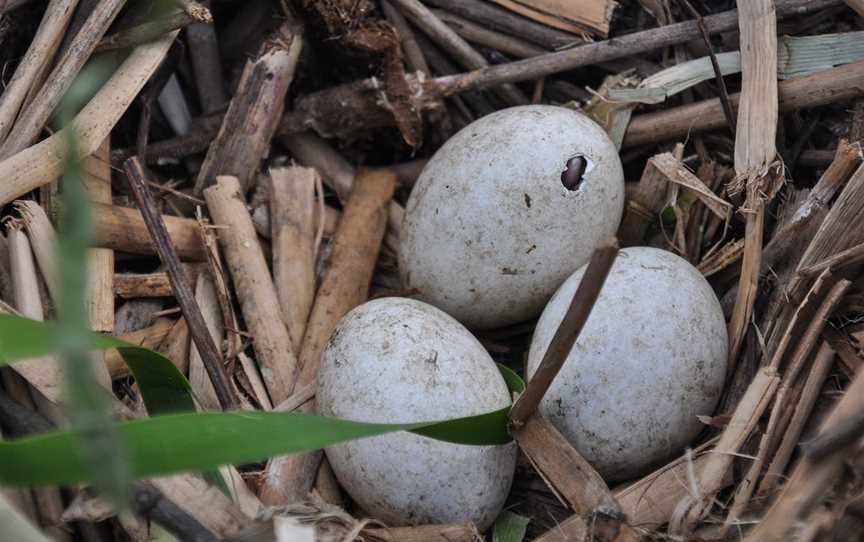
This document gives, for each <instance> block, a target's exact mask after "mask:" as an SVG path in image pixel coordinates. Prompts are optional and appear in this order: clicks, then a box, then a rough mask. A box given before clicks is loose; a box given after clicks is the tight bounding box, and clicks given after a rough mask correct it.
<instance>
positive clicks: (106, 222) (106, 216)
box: [91, 203, 206, 261]
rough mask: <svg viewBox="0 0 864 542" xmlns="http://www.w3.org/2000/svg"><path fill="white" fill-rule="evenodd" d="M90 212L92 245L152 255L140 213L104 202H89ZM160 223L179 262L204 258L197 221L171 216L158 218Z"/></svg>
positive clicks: (150, 241) (150, 240)
mask: <svg viewBox="0 0 864 542" xmlns="http://www.w3.org/2000/svg"><path fill="white" fill-rule="evenodd" d="M91 209H92V213H93V244H94V245H95V246H97V247H102V248H110V249H113V250H116V251H119V252H131V253H133V254H147V255H154V254H156V246H155V245H154V244H153V239H152V237H150V233H149V231H148V230H147V225H146V224H145V223H144V217H142V216H141V211H139V210H138V209H132V208H130V207H119V206H117V205H106V204H104V203H92V204H91ZM162 220H163V221H164V222H165V227H167V228H168V234H169V235H170V236H171V242H172V244H173V245H174V248H175V249H176V250H177V255H178V256H180V258H181V259H183V260H193V261H202V260H204V259H205V258H206V255H205V253H204V246H203V244H202V243H201V237H200V235H199V234H198V223H197V222H195V221H194V220H192V219H189V218H181V217H179V216H172V215H162Z"/></svg>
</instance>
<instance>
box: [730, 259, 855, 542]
mask: <svg viewBox="0 0 864 542" xmlns="http://www.w3.org/2000/svg"><path fill="white" fill-rule="evenodd" d="M826 275H828V277H826ZM823 277H825V279H826V282H828V281H829V280H830V278H829V277H830V274H829V272H828V271H826V272H825V274H824V275H823ZM823 277H820V278H823ZM850 285H851V283H850V282H849V281H847V280H841V281H840V282H838V283H837V284H835V285H834V287H832V288H831V290H830V291H829V292H828V294H827V295H826V296H825V300H824V301H823V302H822V304H821V305H820V307H819V309H818V310H817V311H816V313H815V314H814V315H813V318H812V319H811V320H810V321H809V325H808V326H807V328H806V331H805V332H804V333H803V336H802V337H801V338H800V341H799V343H798V345H797V346H796V348H795V352H794V353H793V355H792V357H791V359H790V362H789V367H788V368H787V369H786V371H785V372H784V374H783V381H782V384H781V385H780V386H779V388H778V389H777V392H776V399H775V401H774V408H773V409H772V411H771V416H770V417H769V419H768V427H767V428H766V429H765V433H764V434H763V435H762V439H761V442H760V444H759V451H758V452H757V454H756V459H755V460H754V461H753V462H752V463H751V464H750V469H749V470H748V472H747V475H746V476H745V478H744V480H742V481H741V482H740V483H739V484H738V489H737V491H736V492H735V499H734V500H733V502H732V507H731V509H730V511H729V515H728V516H727V517H726V521H725V523H724V530H726V529H729V528H730V527H731V526H732V525H733V524H736V523H737V522H738V521H739V518H740V517H741V515H742V514H743V513H744V511H745V510H746V509H747V506H748V505H749V503H750V498H751V496H752V494H753V491H754V490H755V489H756V481H757V479H758V477H759V474H760V473H761V472H762V468H763V467H764V466H765V463H766V461H767V460H768V455H769V454H771V453H773V452H774V450H775V448H776V447H777V444H778V441H779V440H780V439H781V438H782V436H783V434H784V433H785V430H786V425H785V423H784V422H788V421H789V420H788V419H785V420H784V418H783V414H784V413H785V411H784V408H783V407H784V406H785V405H786V404H787V403H788V400H787V398H788V397H789V396H790V395H791V394H792V389H793V387H794V385H795V382H796V379H797V377H798V373H799V372H800V371H801V370H802V368H803V366H804V364H805V363H806V361H807V360H808V359H810V354H811V353H812V351H813V348H815V346H816V342H817V341H818V340H819V336H820V335H821V334H822V330H823V329H824V328H825V323H826V322H827V320H828V318H829V317H830V316H831V313H832V312H833V311H834V309H835V308H836V307H837V305H838V304H839V303H840V300H841V298H842V297H843V295H844V294H845V293H846V290H847V289H848V288H849V286H850ZM814 288H815V287H814ZM796 338H797V337H796ZM783 357H785V356H784V355H783V353H782V352H781V353H780V355H775V356H774V359H772V361H771V365H770V368H773V369H779V364H780V360H781V359H782V358H783Z"/></svg>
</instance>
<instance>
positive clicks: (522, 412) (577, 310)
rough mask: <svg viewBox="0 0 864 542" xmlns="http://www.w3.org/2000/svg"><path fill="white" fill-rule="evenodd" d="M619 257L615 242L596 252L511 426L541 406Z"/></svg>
mask: <svg viewBox="0 0 864 542" xmlns="http://www.w3.org/2000/svg"><path fill="white" fill-rule="evenodd" d="M617 256H618V241H617V240H615V239H613V240H611V241H610V242H608V243H606V244H604V245H601V246H600V247H598V248H597V249H596V250H595V251H594V254H593V255H592V256H591V261H590V262H589V263H588V268H587V269H586V270H585V274H584V275H583V276H582V280H581V281H580V282H579V287H578V288H577V289H576V293H575V294H574V295H573V300H572V301H571V302H570V308H568V309H567V313H566V314H565V315H564V319H563V320H562V321H561V325H559V326H558V330H557V331H555V335H554V336H553V337H552V342H551V343H550V344H549V348H548V349H547V350H546V354H545V355H544V356H543V360H542V361H541V362H540V366H539V367H538V368H537V371H536V372H535V373H534V376H533V377H532V378H531V381H530V382H528V386H527V388H525V392H524V393H523V394H522V395H521V396H520V397H519V399H517V400H516V403H515V404H514V405H513V408H512V409H511V410H510V426H511V427H513V428H517V429H518V428H520V427H522V426H523V425H525V422H526V420H528V418H530V417H531V415H532V414H534V411H535V410H537V405H539V404H540V400H541V399H543V395H544V394H545V393H546V390H548V389H549V386H551V385H552V380H553V379H554V378H555V376H556V375H557V374H558V371H560V370H561V367H562V366H563V365H564V362H565V361H566V360H567V356H568V355H569V354H570V350H571V349H572V348H573V345H574V344H576V339H578V338H579V333H580V332H581V331H582V328H583V327H584V326H585V322H587V321H588V316H589V315H590V314H591V309H592V308H593V307H594V302H595V301H597V296H599V295H600V289H601V288H603V283H604V282H606V277H607V276H608V275H609V271H610V270H611V269H612V264H613V263H614V262H615V258H616V257H617Z"/></svg>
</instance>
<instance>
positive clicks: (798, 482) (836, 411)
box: [745, 372, 864, 542]
mask: <svg viewBox="0 0 864 542" xmlns="http://www.w3.org/2000/svg"><path fill="white" fill-rule="evenodd" d="M862 409H864V372H859V373H858V374H857V375H856V376H855V379H854V380H853V381H852V383H851V384H850V385H849V387H848V388H847V389H846V393H844V394H843V397H842V398H841V399H840V401H839V402H838V403H837V404H836V405H835V406H834V408H833V409H832V411H831V413H830V414H829V415H828V418H827V419H826V420H825V422H824V423H823V424H822V426H821V428H820V432H819V435H820V436H822V435H824V434H826V433H828V432H830V431H831V430H832V429H833V428H835V427H837V425H839V424H840V423H842V422H843V421H844V420H845V419H846V418H849V417H851V416H855V415H856V414H859V413H860V412H861V410H862ZM859 415H860V414H859ZM849 448H850V447H849V446H846V447H842V446H841V447H838V448H837V449H836V450H834V453H833V454H832V455H829V456H828V457H824V458H820V459H819V460H818V461H814V460H813V459H812V458H811V457H808V456H805V457H804V458H803V459H802V461H801V462H800V463H799V464H798V465H797V466H796V467H795V470H794V471H793V473H792V476H791V477H790V478H789V479H788V481H787V482H786V484H785V485H784V487H783V491H782V493H781V494H780V496H779V497H778V498H777V500H776V501H775V502H774V504H773V505H772V506H771V508H770V509H769V510H768V512H767V513H766V514H765V516H764V517H763V518H762V521H761V522H759V524H758V525H757V526H756V528H754V529H753V531H751V532H750V533H749V534H748V536H747V537H746V538H745V541H746V542H774V541H776V542H780V541H782V540H788V539H789V538H788V537H787V533H788V530H789V529H790V528H791V527H793V526H795V525H797V524H798V523H799V522H800V521H803V520H804V519H805V518H806V516H807V514H808V513H809V512H810V511H812V510H813V508H814V507H815V506H816V505H817V504H818V503H819V502H821V500H822V499H823V498H825V496H826V493H827V492H828V489H829V488H830V486H831V484H833V483H834V482H836V480H837V477H838V476H840V473H841V472H842V469H843V465H844V464H845V460H846V459H847V458H848V457H849V455H848V454H849V453H851V452H852V450H850V449H849Z"/></svg>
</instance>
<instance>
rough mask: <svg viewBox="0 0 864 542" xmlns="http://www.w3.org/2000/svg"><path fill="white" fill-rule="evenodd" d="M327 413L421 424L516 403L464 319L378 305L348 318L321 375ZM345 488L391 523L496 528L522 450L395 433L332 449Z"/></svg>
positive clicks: (384, 301) (321, 400)
mask: <svg viewBox="0 0 864 542" xmlns="http://www.w3.org/2000/svg"><path fill="white" fill-rule="evenodd" d="M317 400H318V408H319V411H320V412H321V413H322V414H325V415H327V416H335V417H338V418H343V419H348V420H355V421H365V422H387V423H402V422H419V421H434V420H444V419H448V418H456V417H462V416H469V415H475V414H483V413H486V412H492V411H495V410H499V409H501V408H504V407H506V406H508V405H509V404H510V393H509V391H508V389H507V385H506V383H505V382H504V379H503V377H502V376H501V374H500V373H499V371H498V368H497V367H496V365H495V362H494V361H493V360H492V358H491V357H490V356H489V354H488V353H487V352H486V350H485V349H484V348H483V346H482V345H481V344H480V343H479V342H478V341H477V339H475V338H474V337H473V336H472V335H471V334H470V333H469V332H468V330H466V329H465V328H464V327H463V326H462V325H461V324H459V322H457V321H456V320H454V319H453V318H451V317H450V316H448V315H447V314H445V313H444V312H442V311H440V310H438V309H436V308H435V307H432V306H431V305H427V304H425V303H423V302H420V301H416V300H412V299H407V298H398V297H389V298H381V299H377V300H373V301H369V302H367V303H365V304H363V305H361V306H359V307H357V308H355V309H354V310H352V311H350V312H349V313H348V314H347V315H345V317H344V318H343V319H342V320H341V321H340V323H339V325H338V327H337V329H336V331H335V332H334V334H333V336H332V337H331V339H330V341H329V343H328V344H327V346H326V348H325V350H324V352H323V354H322V357H321V367H320V372H319V376H318V391H317ZM325 453H326V455H327V459H328V460H329V462H330V465H331V466H332V468H333V471H334V473H335V474H336V477H337V479H338V480H339V482H340V483H341V485H342V487H344V488H345V490H346V491H347V492H348V493H349V494H350V495H351V497H352V498H353V499H354V500H355V501H356V502H357V503H358V504H359V505H360V506H361V507H362V508H363V509H364V510H365V511H366V512H368V513H370V514H371V515H372V516H374V517H376V518H378V519H380V520H382V521H384V522H385V523H387V524H388V525H394V526H398V525H411V524H429V523H463V522H467V521H473V522H474V523H475V524H476V525H477V526H478V527H479V528H480V529H485V528H487V527H489V526H490V525H491V524H492V522H493V521H494V520H495V517H496V516H497V515H498V513H499V512H500V511H501V508H502V507H503V505H504V501H505V499H506V498H507V494H508V492H509V490H510V484H511V483H512V481H513V474H514V470H515V466H516V446H515V444H514V443H510V444H506V445H499V446H469V445H460V444H452V443H447V442H442V441H437V440H433V439H430V438H426V437H422V436H419V435H415V434H413V433H407V432H400V433H390V434H387V435H382V436H378V437H372V438H367V439H361V440H355V441H351V442H346V443H342V444H337V445H334V446H330V447H328V448H326V450H325Z"/></svg>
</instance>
